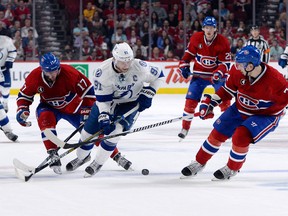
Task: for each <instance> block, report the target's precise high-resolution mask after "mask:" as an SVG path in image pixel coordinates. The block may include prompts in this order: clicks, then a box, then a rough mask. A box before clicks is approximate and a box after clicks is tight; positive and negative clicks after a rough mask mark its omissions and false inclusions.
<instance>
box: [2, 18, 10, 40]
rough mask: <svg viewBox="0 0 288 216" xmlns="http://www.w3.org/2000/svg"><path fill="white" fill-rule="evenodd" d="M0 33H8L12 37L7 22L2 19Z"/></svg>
mask: <svg viewBox="0 0 288 216" xmlns="http://www.w3.org/2000/svg"><path fill="white" fill-rule="evenodd" d="M0 35H6V36H8V37H11V32H10V29H7V28H6V25H5V23H3V22H2V21H0Z"/></svg>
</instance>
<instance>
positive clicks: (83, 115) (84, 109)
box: [80, 107, 91, 123]
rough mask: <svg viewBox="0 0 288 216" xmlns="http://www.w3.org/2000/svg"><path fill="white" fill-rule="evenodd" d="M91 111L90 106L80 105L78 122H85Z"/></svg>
mask: <svg viewBox="0 0 288 216" xmlns="http://www.w3.org/2000/svg"><path fill="white" fill-rule="evenodd" d="M90 112H91V107H81V109H80V115H81V119H80V122H81V123H82V122H85V121H86V120H87V119H88V117H89V114H90Z"/></svg>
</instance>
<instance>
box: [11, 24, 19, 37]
mask: <svg viewBox="0 0 288 216" xmlns="http://www.w3.org/2000/svg"><path fill="white" fill-rule="evenodd" d="M16 31H20V35H21V24H20V21H19V20H15V21H14V25H13V26H12V27H11V28H10V32H11V36H12V38H13V37H14V35H15V32H16Z"/></svg>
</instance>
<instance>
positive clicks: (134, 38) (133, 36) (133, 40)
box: [127, 29, 140, 47]
mask: <svg viewBox="0 0 288 216" xmlns="http://www.w3.org/2000/svg"><path fill="white" fill-rule="evenodd" d="M138 39H140V37H139V36H137V35H136V31H135V29H132V30H131V35H130V36H129V37H128V40H127V42H128V44H129V45H130V46H131V47H133V46H135V44H136V42H137V40H138Z"/></svg>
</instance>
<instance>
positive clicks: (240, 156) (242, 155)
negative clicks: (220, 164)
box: [230, 150, 247, 162]
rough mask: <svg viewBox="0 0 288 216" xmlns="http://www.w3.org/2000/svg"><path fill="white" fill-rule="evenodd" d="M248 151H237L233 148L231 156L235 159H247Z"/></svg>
mask: <svg viewBox="0 0 288 216" xmlns="http://www.w3.org/2000/svg"><path fill="white" fill-rule="evenodd" d="M246 155H247V153H237V152H234V151H233V150H231V151H230V158H231V160H233V161H237V162H241V161H244V160H245V157H246Z"/></svg>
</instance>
